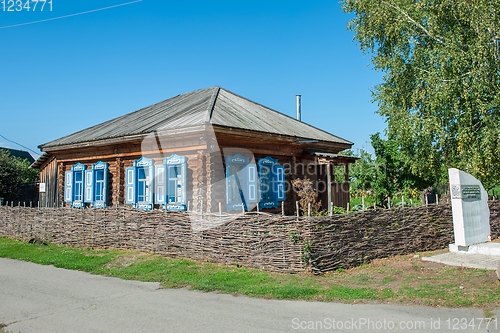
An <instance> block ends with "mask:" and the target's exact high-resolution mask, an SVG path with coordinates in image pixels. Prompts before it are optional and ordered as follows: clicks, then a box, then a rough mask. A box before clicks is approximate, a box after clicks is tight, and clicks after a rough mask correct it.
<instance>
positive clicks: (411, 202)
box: [410, 198, 413, 207]
mask: <svg viewBox="0 0 500 333" xmlns="http://www.w3.org/2000/svg"><path fill="white" fill-rule="evenodd" d="M410 207H413V200H412V198H410Z"/></svg>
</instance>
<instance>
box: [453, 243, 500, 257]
mask: <svg viewBox="0 0 500 333" xmlns="http://www.w3.org/2000/svg"><path fill="white" fill-rule="evenodd" d="M449 249H450V252H455V253H460V254H483V255H487V256H500V243H492V242H488V243H479V244H473V245H469V246H461V245H457V244H450V245H449Z"/></svg>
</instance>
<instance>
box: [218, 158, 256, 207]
mask: <svg viewBox="0 0 500 333" xmlns="http://www.w3.org/2000/svg"><path fill="white" fill-rule="evenodd" d="M257 178H258V177H257V166H256V165H255V164H254V163H250V158H248V157H244V156H242V155H240V154H237V155H234V156H227V157H226V210H227V211H228V212H230V211H232V210H242V209H243V208H245V210H251V209H252V203H257V202H258V199H259V198H258V189H257V187H258V186H257V184H258V182H257Z"/></svg>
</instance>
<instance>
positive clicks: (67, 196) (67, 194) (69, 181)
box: [64, 171, 73, 202]
mask: <svg viewBox="0 0 500 333" xmlns="http://www.w3.org/2000/svg"><path fill="white" fill-rule="evenodd" d="M64 201H67V202H71V201H73V171H66V172H65V173H64Z"/></svg>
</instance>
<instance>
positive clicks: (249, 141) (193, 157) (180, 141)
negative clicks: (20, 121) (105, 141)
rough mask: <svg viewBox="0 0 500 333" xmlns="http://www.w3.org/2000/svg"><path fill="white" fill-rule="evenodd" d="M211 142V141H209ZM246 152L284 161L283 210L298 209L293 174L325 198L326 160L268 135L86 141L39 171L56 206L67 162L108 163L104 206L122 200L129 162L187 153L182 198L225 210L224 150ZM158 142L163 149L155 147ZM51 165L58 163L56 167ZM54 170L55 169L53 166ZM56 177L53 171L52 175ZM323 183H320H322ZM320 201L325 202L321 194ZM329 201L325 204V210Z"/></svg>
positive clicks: (193, 205) (203, 207)
mask: <svg viewBox="0 0 500 333" xmlns="http://www.w3.org/2000/svg"><path fill="white" fill-rule="evenodd" d="M207 142H209V143H210V144H207ZM235 146H236V149H237V150H238V151H242V150H243V151H245V152H244V153H243V155H245V156H247V157H252V156H253V157H254V158H255V159H256V160H257V159H259V158H264V157H266V156H270V157H272V158H274V159H277V160H278V164H280V165H284V166H285V184H286V201H285V207H284V208H285V213H286V214H289V215H294V214H296V208H295V202H296V201H298V199H299V198H298V197H297V195H296V194H295V192H294V191H293V188H292V186H291V183H292V181H293V180H294V179H296V178H304V177H307V178H309V179H311V180H312V181H313V183H315V184H320V186H321V187H322V188H321V190H322V193H319V197H320V198H324V193H326V186H323V185H325V184H326V174H325V171H324V170H323V169H325V166H324V165H318V163H317V159H315V157H314V156H312V155H310V154H308V153H306V152H304V151H303V149H302V148H303V147H302V148H301V147H298V146H297V145H295V144H294V143H293V142H283V141H280V140H278V139H276V138H273V137H272V136H267V137H266V138H262V137H259V136H256V137H244V136H241V135H228V134H227V133H222V134H220V135H219V134H217V135H216V138H215V137H214V134H213V133H208V132H200V133H194V134H193V133H190V134H187V135H177V136H175V137H160V138H158V137H151V138H147V139H144V140H142V141H132V142H124V143H120V144H113V145H108V146H87V147H81V148H78V149H76V148H75V149H67V150H61V151H60V152H57V151H51V153H52V154H54V155H55V156H56V157H57V162H56V164H54V165H52V166H46V167H44V168H43V169H42V174H44V175H45V174H50V173H51V172H52V175H54V172H55V174H56V177H55V179H56V181H55V182H53V183H52V184H51V185H50V187H51V188H52V189H53V188H57V191H54V190H52V191H53V196H55V197H57V198H56V200H55V201H56V202H57V205H66V206H67V205H68V203H64V200H63V194H64V172H65V171H69V170H71V166H74V165H75V164H77V163H81V164H84V165H86V166H87V167H90V165H92V164H95V163H97V162H98V161H102V162H105V163H108V165H109V176H108V181H109V183H108V191H109V192H108V206H122V205H125V169H126V168H128V167H132V166H133V162H134V161H136V160H138V159H140V158H141V157H142V156H144V157H146V158H150V159H153V160H154V163H155V165H159V164H162V160H163V158H165V157H169V156H171V155H173V154H177V155H179V156H185V157H187V175H186V178H187V184H186V190H187V193H186V194H187V195H186V201H187V204H188V205H189V208H190V210H194V211H203V212H211V213H218V212H219V207H220V209H221V211H222V212H225V211H226V181H225V165H224V163H225V162H224V161H225V160H224V159H225V156H226V155H224V154H227V155H233V154H235V152H234V150H231V149H234V148H235ZM158 147H161V150H159V149H158ZM55 166H57V167H56V168H55ZM54 170H56V171H54ZM53 177H54V176H53ZM321 184H323V185H321ZM323 201H325V200H324V199H323ZM327 208H328V204H326V205H325V204H323V209H327ZM266 211H268V212H275V213H279V212H281V207H280V208H278V209H269V210H266Z"/></svg>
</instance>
